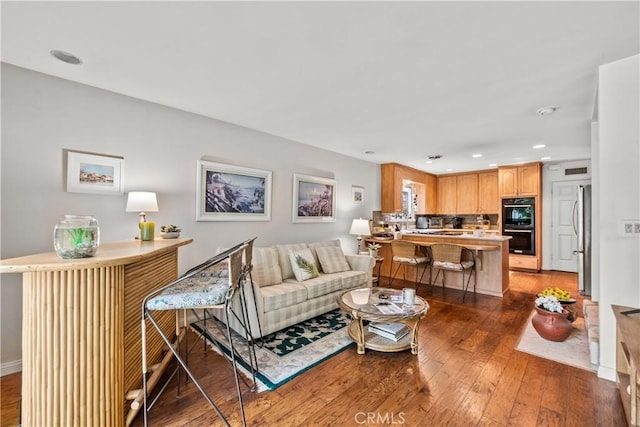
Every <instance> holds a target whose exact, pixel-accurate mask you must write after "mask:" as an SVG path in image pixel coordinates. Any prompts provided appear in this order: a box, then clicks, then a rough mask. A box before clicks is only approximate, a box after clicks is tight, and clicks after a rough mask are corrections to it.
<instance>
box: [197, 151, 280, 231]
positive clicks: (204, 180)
mask: <svg viewBox="0 0 640 427" xmlns="http://www.w3.org/2000/svg"><path fill="white" fill-rule="evenodd" d="M271 177H272V172H271V171H267V170H261V169H252V168H246V167H242V166H233V165H226V164H223V163H215V162H209V161H205V160H199V161H198V183H197V185H198V195H197V197H196V211H197V214H196V220H197V221H270V220H271Z"/></svg>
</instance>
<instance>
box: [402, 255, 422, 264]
mask: <svg viewBox="0 0 640 427" xmlns="http://www.w3.org/2000/svg"><path fill="white" fill-rule="evenodd" d="M427 261H429V258H427V257H425V256H419V257H411V258H407V257H403V256H397V255H396V256H394V257H393V262H403V263H408V264H421V263H424V262H427Z"/></svg>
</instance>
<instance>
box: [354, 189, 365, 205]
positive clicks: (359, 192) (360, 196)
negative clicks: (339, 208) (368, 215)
mask: <svg viewBox="0 0 640 427" xmlns="http://www.w3.org/2000/svg"><path fill="white" fill-rule="evenodd" d="M351 201H352V202H353V204H354V205H361V204H362V203H363V202H364V187H360V186H358V185H352V186H351Z"/></svg>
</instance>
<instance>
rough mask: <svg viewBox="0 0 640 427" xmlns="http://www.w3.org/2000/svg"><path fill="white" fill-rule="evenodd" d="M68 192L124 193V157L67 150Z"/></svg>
mask: <svg viewBox="0 0 640 427" xmlns="http://www.w3.org/2000/svg"><path fill="white" fill-rule="evenodd" d="M66 153H67V192H69V193H93V194H112V195H118V194H123V193H124V190H123V186H124V158H122V157H115V156H103V155H99V154H88V153H81V152H78V151H66Z"/></svg>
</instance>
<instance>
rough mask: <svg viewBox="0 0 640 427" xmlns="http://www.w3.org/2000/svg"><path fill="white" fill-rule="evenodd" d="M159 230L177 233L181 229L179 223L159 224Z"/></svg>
mask: <svg viewBox="0 0 640 427" xmlns="http://www.w3.org/2000/svg"><path fill="white" fill-rule="evenodd" d="M160 231H162V232H163V233H178V232H180V231H182V230H181V229H180V226H179V225H173V224H171V225H162V226H160Z"/></svg>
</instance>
